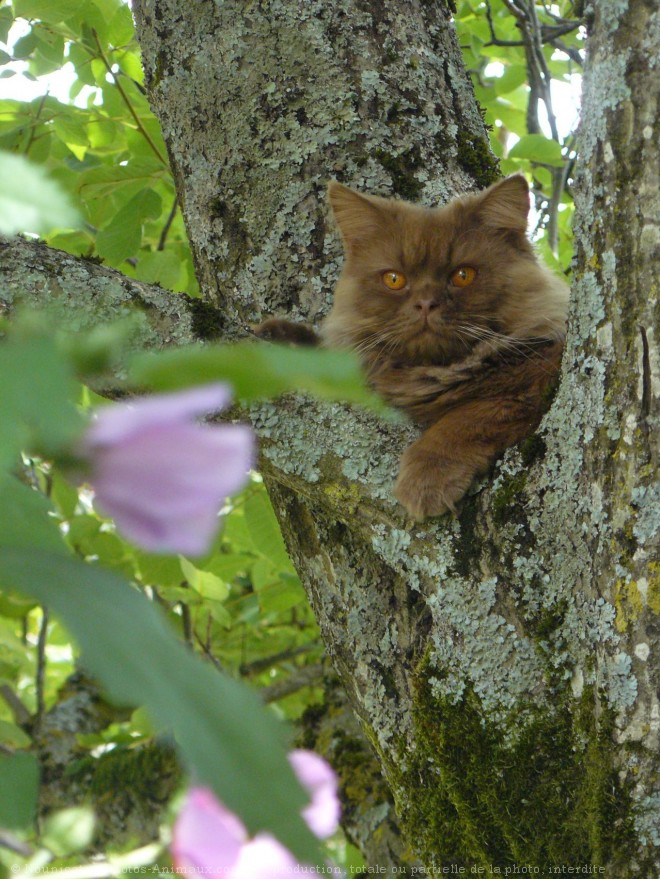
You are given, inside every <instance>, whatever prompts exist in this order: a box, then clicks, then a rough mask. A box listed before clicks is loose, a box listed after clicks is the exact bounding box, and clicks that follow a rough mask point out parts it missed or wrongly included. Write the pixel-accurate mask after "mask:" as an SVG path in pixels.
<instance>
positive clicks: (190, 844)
mask: <svg viewBox="0 0 660 879" xmlns="http://www.w3.org/2000/svg"><path fill="white" fill-rule="evenodd" d="M289 760H290V762H291V765H292V766H293V769H294V772H295V773H296V775H297V776H298V779H299V780H300V782H301V784H302V785H303V786H304V787H306V788H307V790H308V791H309V792H310V795H311V802H310V803H309V805H308V806H306V807H305V808H304V809H303V812H302V815H303V818H304V819H305V821H306V822H307V824H308V825H309V828H310V830H312V832H313V833H315V834H316V835H317V836H318V837H319V838H321V839H324V838H326V837H327V836H330V835H331V834H332V833H334V831H335V830H336V829H337V827H338V826H339V798H338V796H337V778H336V776H335V774H334V772H333V771H332V769H331V768H330V766H328V764H327V763H326V762H325V760H323V759H322V758H321V757H319V756H318V755H317V754H314V753H313V752H312V751H293V752H292V753H291V754H289ZM172 859H173V861H174V866H175V868H176V870H177V871H178V872H182V873H184V874H189V873H192V874H202V875H204V876H208V877H211V879H221V877H222V879H276V877H279V879H282V877H283V876H285V875H286V874H291V875H294V873H299V872H300V871H299V870H296V867H297V866H298V863H297V861H296V859H295V858H294V857H293V855H292V854H291V852H289V851H288V849H286V848H285V847H284V846H283V845H282V844H281V843H279V842H278V841H277V840H276V839H275V838H274V837H273V836H271V835H270V834H268V833H258V834H257V835H256V836H255V837H254V838H253V839H249V838H248V835H247V831H246V829H245V827H244V826H243V824H242V823H241V821H240V820H239V819H238V818H237V816H236V815H234V813H233V812H230V811H229V809H227V808H226V807H225V806H224V805H223V804H222V803H220V802H219V801H218V800H217V799H216V797H215V795H214V794H213V793H212V792H211V791H210V790H208V789H207V788H202V787H193V788H191V789H190V790H189V791H188V793H187V795H186V799H185V802H184V804H183V808H182V809H181V811H180V812H179V815H178V817H177V819H176V822H175V824H174V830H173V836H172Z"/></svg>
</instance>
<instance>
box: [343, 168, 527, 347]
mask: <svg viewBox="0 0 660 879" xmlns="http://www.w3.org/2000/svg"><path fill="white" fill-rule="evenodd" d="M329 195H330V201H331V204H332V207H333V211H334V214H335V217H336V220H337V223H338V226H339V229H340V231H341V233H342V238H343V241H344V249H345V256H346V261H345V265H344V271H343V273H342V276H341V279H340V281H339V283H338V285H337V290H336V293H335V304H334V307H333V312H332V313H331V315H330V318H329V321H328V322H329V325H330V330H331V335H332V334H333V333H334V335H335V337H336V338H335V339H334V342H339V343H340V344H345V345H349V346H350V347H352V348H355V349H356V350H358V351H359V352H360V353H361V354H362V355H363V357H364V359H365V360H367V361H371V360H374V359H377V358H380V357H384V356H386V357H388V358H391V359H392V360H395V361H397V360H401V361H402V362H405V363H429V362H436V363H446V362H449V361H451V360H453V359H455V358H457V357H461V356H464V355H465V354H467V353H468V352H469V351H470V349H471V348H472V347H473V346H474V345H475V344H476V343H477V342H478V341H479V340H480V339H481V338H484V335H487V333H488V332H489V331H496V332H507V331H508V328H507V326H506V324H507V314H508V309H510V308H511V307H512V304H513V300H514V299H515V298H516V296H514V295H513V294H512V291H515V290H517V289H518V288H519V287H520V276H521V273H523V274H524V273H527V274H529V271H530V268H531V270H532V272H533V268H534V267H535V266H536V262H535V259H534V256H533V254H532V251H531V247H530V245H529V243H528V242H527V239H526V238H525V231H526V226H527V211H528V207H529V196H528V189H527V184H526V182H525V180H524V178H523V177H521V176H516V177H510V178H507V179H506V180H504V181H502V182H501V183H499V184H495V186H493V187H491V188H490V189H488V190H486V191H485V192H484V193H480V194H478V195H472V196H466V197H465V198H462V199H458V200H456V201H454V202H452V203H451V204H449V205H448V206H446V207H444V208H439V209H427V208H422V207H418V206H416V205H411V204H407V203H405V202H399V201H390V200H387V199H381V198H376V197H373V196H363V195H360V194H358V193H356V192H354V191H353V190H351V189H348V188H347V187H345V186H342V185H340V184H338V183H332V184H330V188H329Z"/></svg>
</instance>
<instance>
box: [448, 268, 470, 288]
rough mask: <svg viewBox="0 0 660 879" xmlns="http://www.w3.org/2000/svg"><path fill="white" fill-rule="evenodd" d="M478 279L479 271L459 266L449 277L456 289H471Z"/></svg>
mask: <svg viewBox="0 0 660 879" xmlns="http://www.w3.org/2000/svg"><path fill="white" fill-rule="evenodd" d="M476 277H477V270H476V269H473V268H472V266H459V267H458V268H457V269H454V271H453V272H452V273H451V275H450V276H449V280H450V281H451V282H452V284H453V285H454V287H469V286H470V284H471V283H472V282H473V281H474V279H475V278H476Z"/></svg>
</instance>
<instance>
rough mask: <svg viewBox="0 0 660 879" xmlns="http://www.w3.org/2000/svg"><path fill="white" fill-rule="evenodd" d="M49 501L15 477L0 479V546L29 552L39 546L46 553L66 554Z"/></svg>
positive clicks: (7, 475) (2, 477) (6, 476)
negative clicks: (31, 548)
mask: <svg viewBox="0 0 660 879" xmlns="http://www.w3.org/2000/svg"><path fill="white" fill-rule="evenodd" d="M51 511H52V506H51V504H50V502H49V501H48V500H47V499H46V498H45V497H44V496H43V495H42V494H40V493H39V492H38V491H35V490H34V489H32V488H28V487H27V486H26V485H23V484H22V483H21V482H19V481H18V479H16V478H15V477H14V476H11V475H10V474H8V473H6V474H3V475H2V476H0V522H2V528H1V529H0V546H11V547H13V548H22V549H29V548H30V547H38V548H39V549H43V550H47V551H48V552H53V553H58V554H61V555H67V554H68V549H67V547H66V545H65V543H64V541H63V540H62V536H61V534H60V531H59V528H58V527H57V524H56V521H55V519H53V518H51V517H50V516H49V515H48V514H49V513H50V512H51Z"/></svg>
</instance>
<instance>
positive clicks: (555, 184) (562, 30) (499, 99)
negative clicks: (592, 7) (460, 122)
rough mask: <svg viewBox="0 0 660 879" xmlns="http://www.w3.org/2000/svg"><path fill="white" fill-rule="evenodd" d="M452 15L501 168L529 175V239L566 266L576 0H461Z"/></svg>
mask: <svg viewBox="0 0 660 879" xmlns="http://www.w3.org/2000/svg"><path fill="white" fill-rule="evenodd" d="M455 21H456V27H457V30H458V35H459V40H460V43H461V47H462V49H463V57H464V60H465V66H466V67H467V69H468V71H469V72H470V73H471V75H472V81H473V84H474V91H475V95H476V98H477V100H478V101H479V103H480V105H481V107H482V108H483V111H484V116H485V119H486V122H487V123H488V125H489V126H490V142H491V147H492V149H493V152H494V153H495V155H496V156H498V158H499V159H500V168H501V169H502V172H503V173H504V174H513V173H515V172H520V171H522V172H523V173H525V174H526V175H527V176H528V178H530V179H531V181H532V185H533V191H534V197H535V203H536V212H537V218H536V230H535V238H536V239H537V240H538V243H539V247H540V249H541V252H542V254H543V257H544V258H545V259H546V260H547V261H548V263H549V264H550V265H552V266H554V267H555V268H556V269H557V270H559V271H565V270H567V269H568V267H569V266H570V263H571V259H572V256H573V236H572V232H571V222H572V218H573V198H572V195H571V190H570V184H571V182H572V177H573V166H574V163H575V158H576V155H575V128H576V125H577V118H576V112H575V108H571V102H572V100H573V98H572V96H571V91H573V93H574V92H575V87H576V80H577V81H579V79H580V72H581V64H582V59H581V54H580V53H581V51H582V49H583V45H584V36H585V35H584V29H583V28H582V27H581V26H580V22H579V19H578V15H577V13H576V9H575V3H573V2H572V0H561V2H559V3H553V4H547V3H538V2H537V3H535V2H533V0H519V2H516V3H512V2H511V0H463V2H459V3H458V4H457V11H456V16H455ZM559 108H561V110H562V111H563V112H562V113H561V114H560V113H559Z"/></svg>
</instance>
